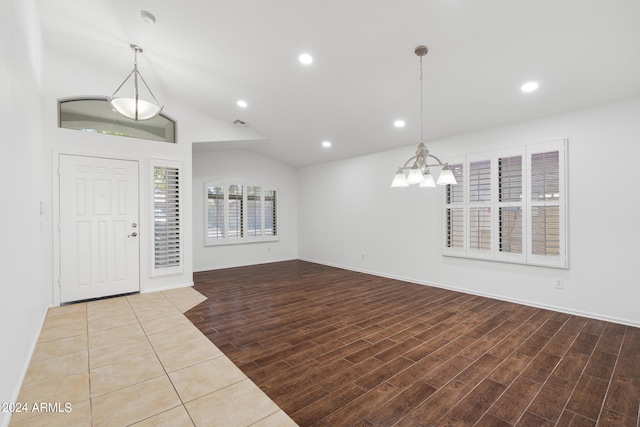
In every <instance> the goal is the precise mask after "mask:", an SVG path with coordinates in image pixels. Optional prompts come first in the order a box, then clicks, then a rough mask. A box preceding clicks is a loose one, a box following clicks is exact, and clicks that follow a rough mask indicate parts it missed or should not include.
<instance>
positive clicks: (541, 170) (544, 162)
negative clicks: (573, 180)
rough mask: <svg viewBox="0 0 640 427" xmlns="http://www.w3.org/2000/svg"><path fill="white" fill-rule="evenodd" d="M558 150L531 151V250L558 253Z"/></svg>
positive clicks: (543, 253)
mask: <svg viewBox="0 0 640 427" xmlns="http://www.w3.org/2000/svg"><path fill="white" fill-rule="evenodd" d="M560 197H561V194H560V152H559V151H557V150H555V151H543V152H540V153H533V154H531V204H532V208H531V252H532V254H533V255H543V256H551V257H559V256H560V255H561V247H560V246H561V242H560V236H561V226H560V216H561V215H560Z"/></svg>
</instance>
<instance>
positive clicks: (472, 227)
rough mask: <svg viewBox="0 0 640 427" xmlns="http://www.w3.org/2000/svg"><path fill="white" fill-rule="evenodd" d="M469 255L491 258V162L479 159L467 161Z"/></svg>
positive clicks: (482, 157)
mask: <svg viewBox="0 0 640 427" xmlns="http://www.w3.org/2000/svg"><path fill="white" fill-rule="evenodd" d="M468 185H469V191H468V193H469V203H468V207H469V210H468V217H469V222H468V224H469V244H468V251H469V253H474V254H475V256H477V257H481V258H485V257H490V256H492V253H493V251H492V248H493V245H492V242H491V237H492V234H493V233H492V231H491V230H492V221H491V200H492V193H491V187H492V186H491V160H490V159H486V158H484V156H483V155H481V156H480V157H476V158H472V159H470V161H469V180H468Z"/></svg>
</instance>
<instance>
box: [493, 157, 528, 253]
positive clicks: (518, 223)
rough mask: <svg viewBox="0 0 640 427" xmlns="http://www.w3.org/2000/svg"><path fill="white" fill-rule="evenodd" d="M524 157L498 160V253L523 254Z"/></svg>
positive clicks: (500, 158)
mask: <svg viewBox="0 0 640 427" xmlns="http://www.w3.org/2000/svg"><path fill="white" fill-rule="evenodd" d="M522 172H523V171H522V156H521V155H519V156H509V157H499V158H498V251H500V252H505V253H514V254H522V253H523V219H522V208H523V197H522V194H523V193H522V190H523V176H522Z"/></svg>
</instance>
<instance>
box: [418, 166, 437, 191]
mask: <svg viewBox="0 0 640 427" xmlns="http://www.w3.org/2000/svg"><path fill="white" fill-rule="evenodd" d="M435 186H436V182H435V180H434V179H433V175H431V172H429V169H426V170H425V171H424V174H423V175H422V182H421V183H420V185H419V187H422V188H433V187H435Z"/></svg>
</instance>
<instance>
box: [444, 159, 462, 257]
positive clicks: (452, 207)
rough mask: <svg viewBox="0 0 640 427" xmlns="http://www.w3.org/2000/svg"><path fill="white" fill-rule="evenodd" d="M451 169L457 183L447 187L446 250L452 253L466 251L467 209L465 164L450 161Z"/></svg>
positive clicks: (445, 210) (445, 208)
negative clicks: (465, 199) (465, 207)
mask: <svg viewBox="0 0 640 427" xmlns="http://www.w3.org/2000/svg"><path fill="white" fill-rule="evenodd" d="M450 167H451V171H452V172H453V175H454V176H455V178H456V182H457V184H455V185H447V186H446V187H445V190H444V191H445V207H444V217H445V233H444V236H445V239H444V247H445V252H447V253H450V254H456V253H460V252H461V251H462V252H464V251H465V210H464V206H465V203H464V194H465V193H464V178H465V176H464V164H463V163H462V162H450Z"/></svg>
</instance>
